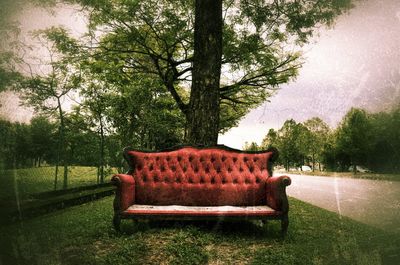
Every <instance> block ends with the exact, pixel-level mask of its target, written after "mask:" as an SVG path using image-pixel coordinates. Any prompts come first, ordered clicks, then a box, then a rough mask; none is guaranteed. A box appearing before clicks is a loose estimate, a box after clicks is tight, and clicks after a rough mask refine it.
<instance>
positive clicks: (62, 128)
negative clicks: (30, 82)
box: [57, 98, 68, 189]
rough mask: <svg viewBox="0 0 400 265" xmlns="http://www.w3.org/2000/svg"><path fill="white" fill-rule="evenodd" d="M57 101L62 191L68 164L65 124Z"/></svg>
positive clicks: (66, 183) (66, 182)
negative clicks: (62, 170)
mask: <svg viewBox="0 0 400 265" xmlns="http://www.w3.org/2000/svg"><path fill="white" fill-rule="evenodd" d="M57 101H58V112H59V118H60V143H61V146H60V152H61V157H62V161H63V166H64V181H63V189H66V188H67V187H68V162H67V149H66V146H65V123H64V112H63V110H62V106H61V101H60V98H57Z"/></svg>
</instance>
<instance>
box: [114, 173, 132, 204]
mask: <svg viewBox="0 0 400 265" xmlns="http://www.w3.org/2000/svg"><path fill="white" fill-rule="evenodd" d="M111 183H112V184H113V185H115V186H117V190H116V193H115V199H114V211H115V212H122V211H125V210H126V209H128V208H129V206H131V205H132V204H134V203H135V179H134V178H133V176H132V175H127V174H116V175H114V176H113V177H112V178H111Z"/></svg>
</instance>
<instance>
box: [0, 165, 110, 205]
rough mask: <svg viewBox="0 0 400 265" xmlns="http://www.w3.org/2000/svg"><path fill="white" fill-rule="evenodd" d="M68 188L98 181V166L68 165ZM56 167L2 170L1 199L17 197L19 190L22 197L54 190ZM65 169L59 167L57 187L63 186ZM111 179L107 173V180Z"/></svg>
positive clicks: (0, 177)
mask: <svg viewBox="0 0 400 265" xmlns="http://www.w3.org/2000/svg"><path fill="white" fill-rule="evenodd" d="M68 170H69V174H68V188H74V187H79V186H85V185H93V184H96V183H97V168H96V167H82V166H70V167H68ZM54 172H55V167H36V168H26V169H16V170H5V171H3V172H0V173H1V174H0V180H1V183H2V185H0V200H1V198H5V197H6V198H7V197H15V192H16V191H17V193H18V196H19V197H20V198H21V199H24V198H26V197H29V194H33V193H38V192H44V191H52V190H54ZM63 177H64V169H63V167H59V173H58V181H57V189H61V188H62V186H63ZM14 178H15V179H16V181H14ZM109 179H110V176H109V175H107V177H106V181H107V180H109Z"/></svg>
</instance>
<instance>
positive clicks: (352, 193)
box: [276, 174, 400, 232]
mask: <svg viewBox="0 0 400 265" xmlns="http://www.w3.org/2000/svg"><path fill="white" fill-rule="evenodd" d="M276 175H281V174H276ZM286 175H288V176H290V177H291V179H292V185H290V186H289V187H288V188H287V193H288V195H289V196H292V197H295V198H297V199H300V200H302V201H306V202H309V203H311V204H313V205H316V206H319V207H321V208H325V209H328V210H330V211H334V212H337V213H339V214H341V215H344V216H348V217H350V218H352V219H354V220H357V221H360V222H363V223H366V224H369V225H372V226H375V227H379V228H382V229H385V230H392V231H393V229H394V230H397V232H400V182H399V181H379V180H365V179H350V178H334V177H318V176H307V175H293V174H286Z"/></svg>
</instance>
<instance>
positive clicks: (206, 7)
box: [187, 0, 222, 146]
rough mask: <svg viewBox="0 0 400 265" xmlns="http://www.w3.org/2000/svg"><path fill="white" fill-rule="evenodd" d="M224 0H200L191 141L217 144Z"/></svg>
mask: <svg viewBox="0 0 400 265" xmlns="http://www.w3.org/2000/svg"><path fill="white" fill-rule="evenodd" d="M221 58H222V0H196V4H195V23H194V58H193V75H192V88H191V93H190V101H189V108H188V112H187V120H188V142H189V143H190V144H202V145H207V146H209V145H215V144H217V141H218V132H219V110H220V108H219V103H220V96H219V85H220V75H221Z"/></svg>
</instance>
